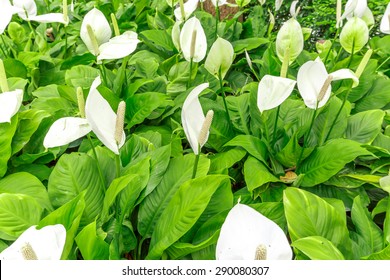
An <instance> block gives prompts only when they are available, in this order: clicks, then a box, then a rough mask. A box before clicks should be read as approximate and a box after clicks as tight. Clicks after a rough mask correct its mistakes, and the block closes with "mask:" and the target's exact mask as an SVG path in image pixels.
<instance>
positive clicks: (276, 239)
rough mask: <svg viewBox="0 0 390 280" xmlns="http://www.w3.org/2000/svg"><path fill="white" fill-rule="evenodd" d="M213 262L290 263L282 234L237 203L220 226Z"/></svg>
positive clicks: (289, 248)
mask: <svg viewBox="0 0 390 280" xmlns="http://www.w3.org/2000/svg"><path fill="white" fill-rule="evenodd" d="M215 255H216V259H217V260H291V259H292V250H291V247H290V244H289V243H288V240H287V237H286V235H285V233H284V232H283V230H282V229H281V228H280V227H279V226H278V225H277V224H276V223H275V222H273V221H271V220H270V219H268V218H267V217H265V216H263V215H262V214H260V213H259V212H257V211H256V210H254V209H253V208H251V207H249V206H247V205H245V204H241V203H237V204H236V205H235V206H234V207H233V208H232V209H231V210H230V211H229V213H228V215H227V217H226V219H225V222H224V223H223V225H222V228H221V232H220V234H219V238H218V242H217V247H216V252H215Z"/></svg>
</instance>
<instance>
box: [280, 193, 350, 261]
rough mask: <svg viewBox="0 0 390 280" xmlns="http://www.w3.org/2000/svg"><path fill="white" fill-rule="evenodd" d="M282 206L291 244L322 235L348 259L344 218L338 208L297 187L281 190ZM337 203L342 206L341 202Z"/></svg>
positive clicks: (347, 238) (347, 240) (348, 240)
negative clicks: (282, 192) (282, 191)
mask: <svg viewBox="0 0 390 280" xmlns="http://www.w3.org/2000/svg"><path fill="white" fill-rule="evenodd" d="M283 203H284V209H285V215H286V219H287V225H288V232H289V234H290V237H291V240H292V241H296V240H298V239H300V238H304V237H309V236H322V237H324V238H326V239H328V240H329V241H331V242H332V243H333V244H334V245H335V246H336V247H337V248H338V249H339V250H340V251H341V252H342V253H343V254H344V255H345V257H347V255H346V254H349V253H348V249H349V246H350V239H349V234H348V229H347V225H346V222H345V217H343V216H342V215H341V214H340V213H339V211H338V209H337V208H335V207H333V206H332V205H331V204H329V203H328V202H326V201H325V200H323V199H322V198H320V197H318V196H316V195H314V194H311V193H309V192H307V191H303V190H300V189H297V188H287V189H286V190H284V194H283ZM340 203H341V204H342V202H341V201H340ZM342 207H344V206H343V205H342Z"/></svg>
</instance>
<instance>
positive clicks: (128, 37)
mask: <svg viewBox="0 0 390 280" xmlns="http://www.w3.org/2000/svg"><path fill="white" fill-rule="evenodd" d="M111 36H112V31H111V28H110V24H109V23H108V21H107V19H106V17H105V16H104V14H103V13H102V12H101V11H99V10H98V9H96V8H93V9H92V10H91V11H89V12H88V13H87V14H86V15H85V17H84V19H83V22H82V23H81V28H80V37H81V39H82V40H83V42H84V44H85V45H86V46H87V48H88V50H89V52H90V53H92V54H93V55H95V56H97V60H98V61H101V60H103V59H119V58H123V57H126V56H128V55H129V54H131V53H132V52H134V51H135V49H136V48H137V44H138V43H139V42H140V41H139V40H138V35H137V33H135V32H133V31H126V32H125V33H123V34H122V35H119V36H115V37H114V38H111ZM110 38H111V39H110Z"/></svg>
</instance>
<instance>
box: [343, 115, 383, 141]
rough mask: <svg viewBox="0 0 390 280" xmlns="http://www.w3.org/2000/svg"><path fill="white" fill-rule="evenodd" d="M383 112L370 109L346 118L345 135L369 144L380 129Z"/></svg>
mask: <svg viewBox="0 0 390 280" xmlns="http://www.w3.org/2000/svg"><path fill="white" fill-rule="evenodd" d="M384 116H385V112H384V111H382V110H370V111H364V112H360V113H357V114H355V115H352V116H350V117H349V118H348V126H347V130H346V132H345V134H346V137H347V138H348V139H351V140H355V141H356V142H359V143H362V144H370V143H372V141H374V139H375V138H376V137H377V135H378V134H379V132H381V129H382V122H383V118H384Z"/></svg>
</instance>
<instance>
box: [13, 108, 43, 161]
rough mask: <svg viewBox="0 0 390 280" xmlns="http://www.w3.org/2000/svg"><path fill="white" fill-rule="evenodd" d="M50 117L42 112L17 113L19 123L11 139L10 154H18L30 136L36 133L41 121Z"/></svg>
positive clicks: (32, 110) (27, 111)
mask: <svg viewBox="0 0 390 280" xmlns="http://www.w3.org/2000/svg"><path fill="white" fill-rule="evenodd" d="M48 117H50V114H49V113H47V112H45V111H42V110H34V109H31V110H26V111H22V112H20V113H19V123H18V128H17V130H16V132H15V135H14V137H13V139H12V154H13V155H14V154H16V153H17V152H19V151H20V150H21V149H22V148H23V147H24V145H26V143H28V141H30V138H31V136H32V135H33V134H34V133H35V132H36V131H37V129H38V127H39V125H40V124H41V121H42V120H43V119H45V118H48Z"/></svg>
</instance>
